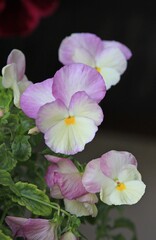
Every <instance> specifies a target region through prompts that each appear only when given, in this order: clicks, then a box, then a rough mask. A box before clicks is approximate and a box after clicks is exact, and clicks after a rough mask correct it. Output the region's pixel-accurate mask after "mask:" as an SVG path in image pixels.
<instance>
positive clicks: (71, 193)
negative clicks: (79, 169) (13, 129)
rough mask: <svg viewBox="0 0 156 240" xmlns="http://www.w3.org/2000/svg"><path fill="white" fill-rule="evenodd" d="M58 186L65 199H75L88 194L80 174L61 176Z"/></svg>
mask: <svg viewBox="0 0 156 240" xmlns="http://www.w3.org/2000/svg"><path fill="white" fill-rule="evenodd" d="M58 185H59V187H60V190H61V193H62V195H63V196H64V198H67V199H75V198H78V197H80V196H82V195H84V194H86V193H87V191H86V189H85V188H84V186H83V185H82V176H81V174H80V173H71V174H60V178H59V179H58Z"/></svg>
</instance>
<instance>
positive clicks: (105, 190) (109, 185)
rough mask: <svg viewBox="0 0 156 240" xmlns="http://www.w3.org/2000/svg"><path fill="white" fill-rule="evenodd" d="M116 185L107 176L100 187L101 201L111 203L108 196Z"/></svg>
mask: <svg viewBox="0 0 156 240" xmlns="http://www.w3.org/2000/svg"><path fill="white" fill-rule="evenodd" d="M115 186H116V183H115V182H114V181H113V180H111V179H109V178H107V179H106V180H105V182H104V184H103V186H102V187H101V189H100V199H101V201H102V202H104V203H106V204H108V205H112V202H111V199H110V196H111V194H112V192H113V191H114V189H115Z"/></svg>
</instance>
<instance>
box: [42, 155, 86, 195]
mask: <svg viewBox="0 0 156 240" xmlns="http://www.w3.org/2000/svg"><path fill="white" fill-rule="evenodd" d="M45 157H46V159H47V160H48V161H50V162H51V163H52V164H51V165H50V166H49V167H48V170H47V173H46V176H45V179H46V183H47V185H48V186H49V188H50V192H51V196H52V197H53V198H67V199H74V198H77V197H80V196H82V195H84V194H86V193H87V191H86V190H85V188H84V186H83V185H82V174H81V173H80V172H79V171H78V169H77V168H76V166H75V165H74V163H73V162H72V161H71V160H70V159H67V158H59V157H54V156H51V155H46V156H45Z"/></svg>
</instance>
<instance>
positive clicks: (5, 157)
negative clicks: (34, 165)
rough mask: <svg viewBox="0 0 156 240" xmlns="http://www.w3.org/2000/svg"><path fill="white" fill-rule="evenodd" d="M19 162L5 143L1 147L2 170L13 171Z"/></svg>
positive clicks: (0, 167)
mask: <svg viewBox="0 0 156 240" xmlns="http://www.w3.org/2000/svg"><path fill="white" fill-rule="evenodd" d="M16 163H17V161H16V160H15V159H14V157H13V156H12V153H11V152H10V151H9V150H8V149H7V146H6V144H5V143H3V144H1V145H0V169H3V170H6V171H11V170H12V169H13V168H14V167H15V166H16Z"/></svg>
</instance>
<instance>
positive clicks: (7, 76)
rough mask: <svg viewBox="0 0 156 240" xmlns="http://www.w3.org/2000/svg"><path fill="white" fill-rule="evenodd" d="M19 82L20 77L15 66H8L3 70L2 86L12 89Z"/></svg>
mask: <svg viewBox="0 0 156 240" xmlns="http://www.w3.org/2000/svg"><path fill="white" fill-rule="evenodd" d="M17 81H18V77H17V72H16V65H15V64H8V65H6V66H5V67H3V68H2V85H3V86H4V87H5V88H12V86H13V85H14V83H15V82H17Z"/></svg>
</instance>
